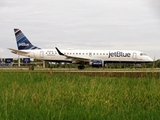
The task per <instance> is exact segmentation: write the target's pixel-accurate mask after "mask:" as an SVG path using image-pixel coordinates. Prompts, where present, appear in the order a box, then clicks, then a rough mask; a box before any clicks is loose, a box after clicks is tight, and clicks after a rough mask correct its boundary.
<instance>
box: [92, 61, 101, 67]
mask: <svg viewBox="0 0 160 120" xmlns="http://www.w3.org/2000/svg"><path fill="white" fill-rule="evenodd" d="M90 65H91V66H92V67H103V66H104V62H103V61H102V60H92V61H91V62H90Z"/></svg>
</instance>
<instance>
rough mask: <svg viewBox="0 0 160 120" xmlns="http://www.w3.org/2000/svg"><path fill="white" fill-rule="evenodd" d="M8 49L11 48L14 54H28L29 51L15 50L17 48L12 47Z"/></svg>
mask: <svg viewBox="0 0 160 120" xmlns="http://www.w3.org/2000/svg"><path fill="white" fill-rule="evenodd" d="M8 49H9V50H11V52H12V53H14V54H28V52H25V51H21V50H15V49H12V48H8Z"/></svg>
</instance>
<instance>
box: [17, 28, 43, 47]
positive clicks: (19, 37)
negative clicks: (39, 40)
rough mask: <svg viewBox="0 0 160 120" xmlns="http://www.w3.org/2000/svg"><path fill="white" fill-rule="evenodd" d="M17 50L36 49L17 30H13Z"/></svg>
mask: <svg viewBox="0 0 160 120" xmlns="http://www.w3.org/2000/svg"><path fill="white" fill-rule="evenodd" d="M14 33H15V37H16V41H17V47H18V50H32V49H41V48H38V47H36V46H34V45H32V43H31V42H30V41H29V40H28V39H27V37H26V36H25V35H24V34H23V33H22V32H21V30H19V29H14Z"/></svg>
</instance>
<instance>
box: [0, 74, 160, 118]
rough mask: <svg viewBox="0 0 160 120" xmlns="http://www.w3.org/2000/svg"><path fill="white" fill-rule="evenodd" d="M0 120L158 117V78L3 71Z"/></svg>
mask: <svg viewBox="0 0 160 120" xmlns="http://www.w3.org/2000/svg"><path fill="white" fill-rule="evenodd" d="M0 119H2V120H3V119H4V120H22V119H26V120H28V119H36V120H37V119H40V120H50V119H58V120H62V119H69V120H72V119H74V120H75V119H78V120H79V119H80V120H81V119H83V120H85V119H87V120H88V119H95V120H104V119H113V120H124V119H125V120H144V119H145V120H158V119H160V78H154V77H141V78H139V77H138V78H135V77H134V78H131V77H101V76H94V77H92V76H84V75H73V74H69V73H59V74H54V73H53V74H48V73H32V72H26V73H18V72H9V73H7V72H0Z"/></svg>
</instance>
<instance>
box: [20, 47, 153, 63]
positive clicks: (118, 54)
mask: <svg viewBox="0 0 160 120" xmlns="http://www.w3.org/2000/svg"><path fill="white" fill-rule="evenodd" d="M22 51H24V52H28V54H20V55H23V56H26V57H31V58H35V59H39V60H47V61H55V62H75V61H76V62H78V61H81V60H80V59H78V58H82V59H83V61H85V62H90V61H91V60H102V61H104V62H152V61H153V60H152V59H151V58H150V57H149V56H147V55H146V54H144V53H143V52H140V51H132V50H61V52H62V53H63V54H64V55H67V56H72V57H75V58H77V59H74V60H73V59H72V58H67V57H66V56H62V55H59V53H58V52H57V50H56V49H38V50H22Z"/></svg>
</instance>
